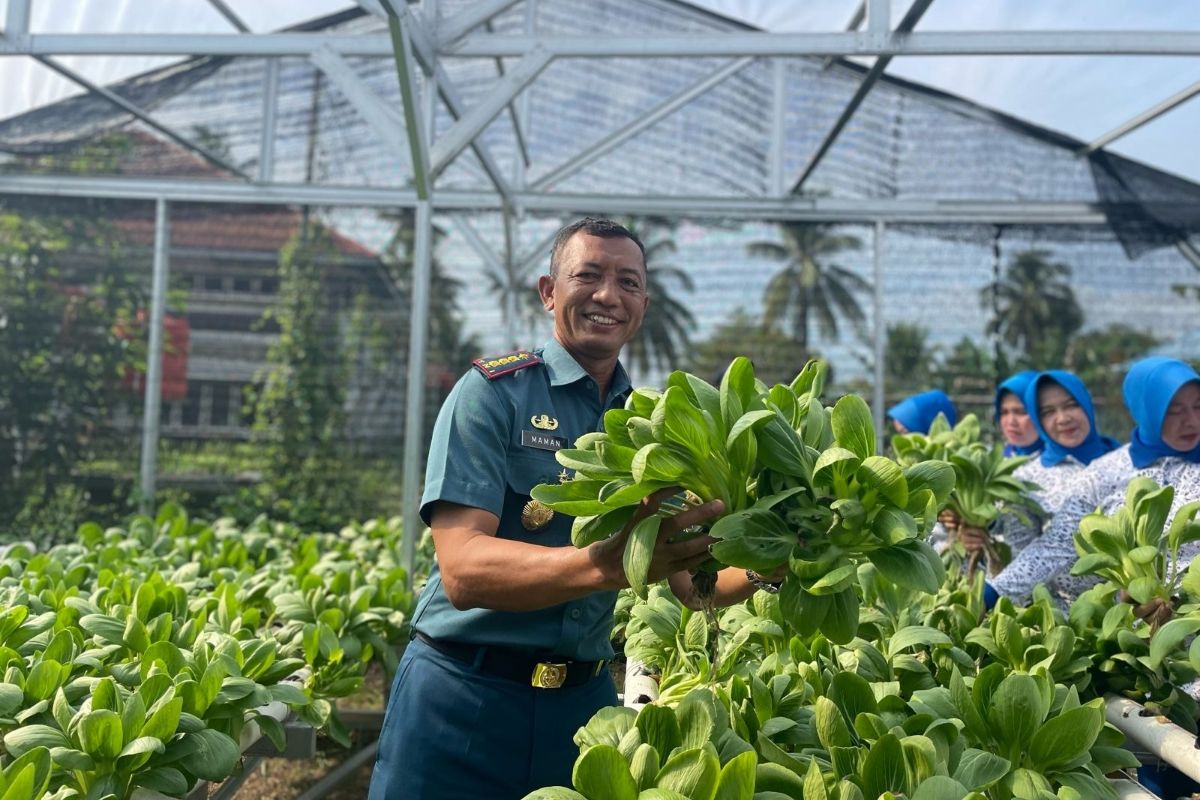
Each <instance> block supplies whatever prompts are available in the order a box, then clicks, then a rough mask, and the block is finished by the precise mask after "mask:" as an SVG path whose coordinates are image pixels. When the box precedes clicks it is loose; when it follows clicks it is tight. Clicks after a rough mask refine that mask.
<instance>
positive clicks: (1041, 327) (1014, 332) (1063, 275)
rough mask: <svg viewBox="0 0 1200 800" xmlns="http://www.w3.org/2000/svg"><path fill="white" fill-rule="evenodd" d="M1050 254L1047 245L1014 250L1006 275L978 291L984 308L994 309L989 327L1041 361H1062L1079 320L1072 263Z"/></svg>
mask: <svg viewBox="0 0 1200 800" xmlns="http://www.w3.org/2000/svg"><path fill="white" fill-rule="evenodd" d="M1049 258H1050V253H1049V252H1048V251H1045V250H1025V251H1022V252H1020V253H1017V254H1016V255H1015V256H1013V259H1012V261H1011V262H1009V265H1008V269H1007V270H1005V275H1004V277H1003V278H1001V279H1000V280H997V281H993V282H992V283H990V284H988V285H987V286H985V287H984V288H983V289H982V290H981V291H980V293H979V299H980V302H981V303H982V304H983V306H984V308H991V309H992V310H993V314H994V316H993V317H992V319H991V321H990V322H989V323H988V328H987V330H988V333H989V334H993V335H995V334H998V335H999V336H1000V338H1001V340H1002V341H1003V342H1004V343H1005V344H1007V345H1008V346H1010V347H1013V348H1016V349H1017V350H1018V351H1020V352H1021V353H1023V354H1024V355H1025V356H1026V357H1027V358H1029V359H1032V361H1033V363H1042V364H1049V363H1060V362H1061V360H1062V355H1063V353H1064V351H1065V350H1066V346H1067V342H1068V341H1069V340H1070V338H1071V336H1072V335H1073V334H1074V333H1075V332H1076V331H1078V330H1079V329H1080V328H1081V327H1082V326H1083V309H1081V308H1080V307H1079V303H1078V302H1077V301H1076V300H1075V292H1074V290H1073V289H1072V288H1071V282H1070V278H1071V267H1070V266H1069V265H1067V264H1063V263H1061V262H1051V261H1049Z"/></svg>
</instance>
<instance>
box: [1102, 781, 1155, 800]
mask: <svg viewBox="0 0 1200 800" xmlns="http://www.w3.org/2000/svg"><path fill="white" fill-rule="evenodd" d="M1111 783H1112V787H1113V788H1114V789H1116V790H1117V797H1119V798H1121V800H1162V798H1160V797H1159V796H1158V795H1156V794H1154V792H1151V791H1150V790H1149V789H1147V788H1146V787H1145V786H1142V785H1141V784H1140V783H1134V782H1133V781H1130V780H1126V779H1124V778H1120V779H1118V780H1115V781H1111Z"/></svg>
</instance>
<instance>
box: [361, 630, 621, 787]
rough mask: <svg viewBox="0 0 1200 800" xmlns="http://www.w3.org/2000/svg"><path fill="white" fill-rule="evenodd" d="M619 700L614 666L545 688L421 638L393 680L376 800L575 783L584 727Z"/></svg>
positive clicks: (412, 645) (377, 766) (374, 779)
mask: <svg viewBox="0 0 1200 800" xmlns="http://www.w3.org/2000/svg"><path fill="white" fill-rule="evenodd" d="M477 661H478V660H477ZM616 702H617V694H616V689H615V688H614V687H613V683H612V680H611V679H610V677H609V674H608V670H602V671H601V673H600V674H599V675H597V676H596V677H595V678H594V679H592V680H591V681H588V682H587V683H585V684H583V685H580V686H575V687H571V688H563V689H535V688H534V687H532V686H529V685H525V684H522V683H518V682H516V681H512V680H508V679H505V678H498V677H495V676H492V675H488V674H486V673H483V672H480V671H479V669H478V666H477V664H468V663H466V662H463V661H458V660H456V659H454V658H451V657H450V656H447V655H444V654H442V653H439V652H438V651H436V650H434V649H433V648H431V647H430V646H429V645H427V644H425V643H424V642H422V641H421V640H420V639H414V640H413V641H412V642H410V643H409V645H408V648H407V649H406V650H405V651H404V656H403V658H401V660H400V668H399V669H398V670H397V672H396V679H395V682H394V683H393V684H392V696H391V699H390V700H389V701H388V706H387V713H386V715H385V717H384V722H383V731H382V732H381V733H380V738H379V756H378V760H377V761H376V762H375V770H374V772H373V773H372V774H371V791H370V794H369V800H478V799H479V798H488V800H520V798H522V797H524V796H525V795H527V794H529V793H530V792H532V791H533V790H534V789H538V788H541V787H543V786H570V785H571V768H572V767H573V766H574V764H575V759H576V758H577V757H578V756H579V748H578V747H577V746H576V745H575V743H574V742H573V741H572V737H573V736H574V735H575V731H577V730H578V729H579V728H580V727H581V726H583V725H584V724H586V723H587V721H588V720H589V719H591V718H592V715H593V714H595V713H596V712H597V711H598V710H600V709H601V708H603V707H604V706H610V705H616Z"/></svg>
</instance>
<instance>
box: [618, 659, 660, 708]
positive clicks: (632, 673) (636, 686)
mask: <svg viewBox="0 0 1200 800" xmlns="http://www.w3.org/2000/svg"><path fill="white" fill-rule="evenodd" d="M643 698H647V699H643ZM657 699H658V677H657V676H655V675H651V674H650V673H649V671H648V670H647V669H646V665H645V664H643V663H642V662H640V661H637V660H636V659H634V660H630V661H627V662H626V663H625V706H626V707H627V708H632V709H640V708H641V707H642V706H644V705H646V703H653V702H654V701H655V700H657Z"/></svg>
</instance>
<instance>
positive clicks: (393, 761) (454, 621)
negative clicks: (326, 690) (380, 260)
mask: <svg viewBox="0 0 1200 800" xmlns="http://www.w3.org/2000/svg"><path fill="white" fill-rule="evenodd" d="M646 277H647V276H646V264H645V251H644V249H643V247H642V244H641V242H639V241H638V239H637V238H636V237H635V236H634V235H633V234H632V233H630V232H629V231H628V230H626V229H625V228H623V227H622V226H620V225H617V224H616V223H613V222H610V221H608V220H598V219H592V218H587V219H583V220H580V221H578V222H576V223H573V224H571V225H568V226H567V227H565V228H563V229H562V230H561V231H560V232H559V234H558V236H557V238H556V239H555V242H554V246H553V250H552V252H551V258H550V273H549V274H548V275H543V276H541V277H540V278H539V279H538V292H539V294H540V296H541V299H542V304H543V305H544V306H545V308H546V310H548V311H551V312H553V314H554V338H553V339H552V340H551V341H550V342H549V343H548V344H546V345H545V346H544V347H543V348H541V349H539V350H533V351H519V352H517V353H512V354H509V355H506V356H500V357H496V358H488V359H479V360H478V361H476V362H475V365H474V366H475V368H474V369H472V370H470V371H469V372H468V373H467V374H466V375H465V376H463V378H462V379H460V380H459V382H458V384H457V385H456V386H455V387H454V390H453V391H452V392H451V394H450V396H449V397H448V398H447V399H446V403H445V405H443V407H442V410H441V413H440V414H439V415H438V419H437V424H436V425H435V427H434V431H433V439H432V442H431V444H430V449H429V461H428V467H427V471H426V480H425V491H424V495H423V497H422V500H421V516H422V518H423V519H424V520H425V521H426V522H427V523H428V524H429V525H430V527H431V528H432V530H433V541H434V546H435V548H436V550H437V564H436V565H435V566H434V568H433V571H432V573H431V575H430V576H429V582H428V584H427V585H426V586H425V589H424V591H423V592H422V594H421V597H420V600H419V601H418V604H417V610H416V612H415V614H414V616H413V622H412V624H413V628H414V632H415V638H414V639H413V641H412V642H411V643H410V644H409V646H408V648H407V650H406V651H405V654H404V657H403V659H402V660H401V662H400V667H399V670H398V672H397V675H396V680H395V683H394V686H393V692H392V695H391V699H390V701H389V703H388V708H387V713H386V717H385V720H384V726H383V731H382V733H381V736H380V742H379V757H378V761H377V763H376V765H375V770H374V773H373V775H372V778H371V790H370V800H435V799H436V800H458V799H459V798H462V800H466V799H467V798H488V800H503V799H505V798H512V800H517V799H518V798H521V797H523V796H524V795H526V794H527V793H529V792H531V791H533V790H534V789H536V788H539V787H542V786H549V785H563V786H569V785H570V780H571V767H572V765H573V764H574V762H575V759H576V757H577V755H578V749H577V748H576V746H575V745H574V743H573V742H572V737H573V736H574V734H575V731H576V730H577V729H578V728H579V727H580V726H582V725H583V724H585V723H586V722H587V721H588V720H589V719H590V718H591V717H592V715H593V714H595V712H596V711H597V710H599V709H600V708H602V707H604V706H607V705H615V704H616V700H617V698H616V691H615V688H614V686H613V682H612V680H611V678H610V677H609V674H608V671H607V669H606V668H605V666H606V662H607V661H608V659H610V658H611V657H612V655H613V652H612V648H611V645H610V644H609V634H610V631H611V628H612V612H613V606H614V603H615V599H616V593H617V590H619V589H621V588H623V587H625V586H627V582H626V580H625V577H624V571H623V568H622V555H623V552H624V546H625V540H626V538H627V535H628V530H629V528H631V527H632V525H633V524H634V523H633V522H631V523H630V526H629V527H627V528H626V530H625V531H623V532H621V533H620V534H618V535H616V536H614V537H611V538H609V539H608V540H605V541H602V542H597V543H594V544H592V545H590V546H588V547H586V548H584V549H576V548H575V547H573V546H571V518H570V517H567V516H565V515H563V514H552V513H551V512H550V511H549V509H547V508H545V507H544V506H542V507H540V508H539V507H538V504H536V503H530V497H529V493H530V490H531V489H532V487H534V486H535V485H537V484H539V483H547V482H554V481H557V480H559V478H560V473H561V472H562V471H561V469H560V467H559V465H558V463H557V462H556V461H555V459H554V451H555V450H558V449H560V448H563V447H569V446H571V445H572V444H573V443H574V441H575V440H576V439H577V438H578V437H579V436H582V435H583V434H585V433H588V432H591V431H597V430H602V428H603V417H604V413H605V412H606V411H608V410H609V409H612V408H620V407H623V405H624V402H625V398H626V396H627V395H628V393H629V390H630V385H629V378H628V376H627V375H626V373H625V370H624V368H623V367H622V366H621V364H620V362H619V361H618V360H617V358H618V355H619V353H620V351H621V347H622V346H623V345H624V344H625V343H626V342H627V341H629V339H630V338H631V337H632V336H633V335H634V334H635V333H636V332H637V330H638V327H639V326H640V325H641V322H642V317H643V315H644V314H645V311H646V307H647V305H648V303H649V296H648V295H647V292H646ZM670 494H671V491H670V490H666V491H665V492H660V493H659V494H658V495H656V496H654V497H652V498H650V499H649V500H648V501H647V502H646V504H645V505H644V507H643V508H642V509H641V510H640V511H639V515H638V516H636V517H635V520H634V522H636V520H637V519H641V518H642V517H643V516H644V515H645V514H651V513H654V511H655V510H656V509H657V507H658V503H659V502H661V501H662V500H663V499H665V498H666V497H668V496H670ZM721 510H722V509H721V503H720V501H712V502H709V503H705V504H704V505H700V506H697V507H696V508H693V509H690V510H689V511H687V512H684V513H681V514H679V515H678V516H676V517H673V518H670V519H667V520H664V521H663V523H662V527H661V529H660V532H659V537H658V541H657V544H656V546H655V550H654V555H653V560H652V562H651V568H650V575H649V579H650V581H652V582H653V581H657V580H661V579H663V578H667V579H668V580H669V582H670V585H671V587H672V589H673V590H674V591H675V593H676V594H677V595H678V596H680V598H681V599H683V600H684V601H685V602H687V603H688V604H689V605H691V606H693V607H695V606H697V605H698V603H697V602H696V600H695V598H694V597H692V595H691V580H690V574H689V570H692V569H695V568H696V567H697V566H699V565H700V564H701V563H702V562H703V561H705V560H706V559H707V558H708V555H709V554H708V547H709V545H710V544H711V543H712V539H711V538H709V537H697V538H694V539H690V540H687V541H679V542H675V541H673V540H672V537H673V535H674V534H676V533H678V532H679V531H680V530H682V529H684V528H686V527H689V526H691V525H695V524H697V523H700V522H703V521H705V520H708V519H711V518H713V517H714V516H717V515H719V514H720V513H721ZM751 578H752V576H750V575H748V574H747V573H745V572H744V571H742V570H733V569H727V570H724V571H722V573H721V574H720V576H719V578H718V582H717V598H716V601H717V602H718V603H719V604H729V603H734V602H738V601H739V600H742V599H744V598H746V597H748V596H749V595H751V594H752V593H753V592H754V589H755V585H754V584H753V583H752V582H751Z"/></svg>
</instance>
